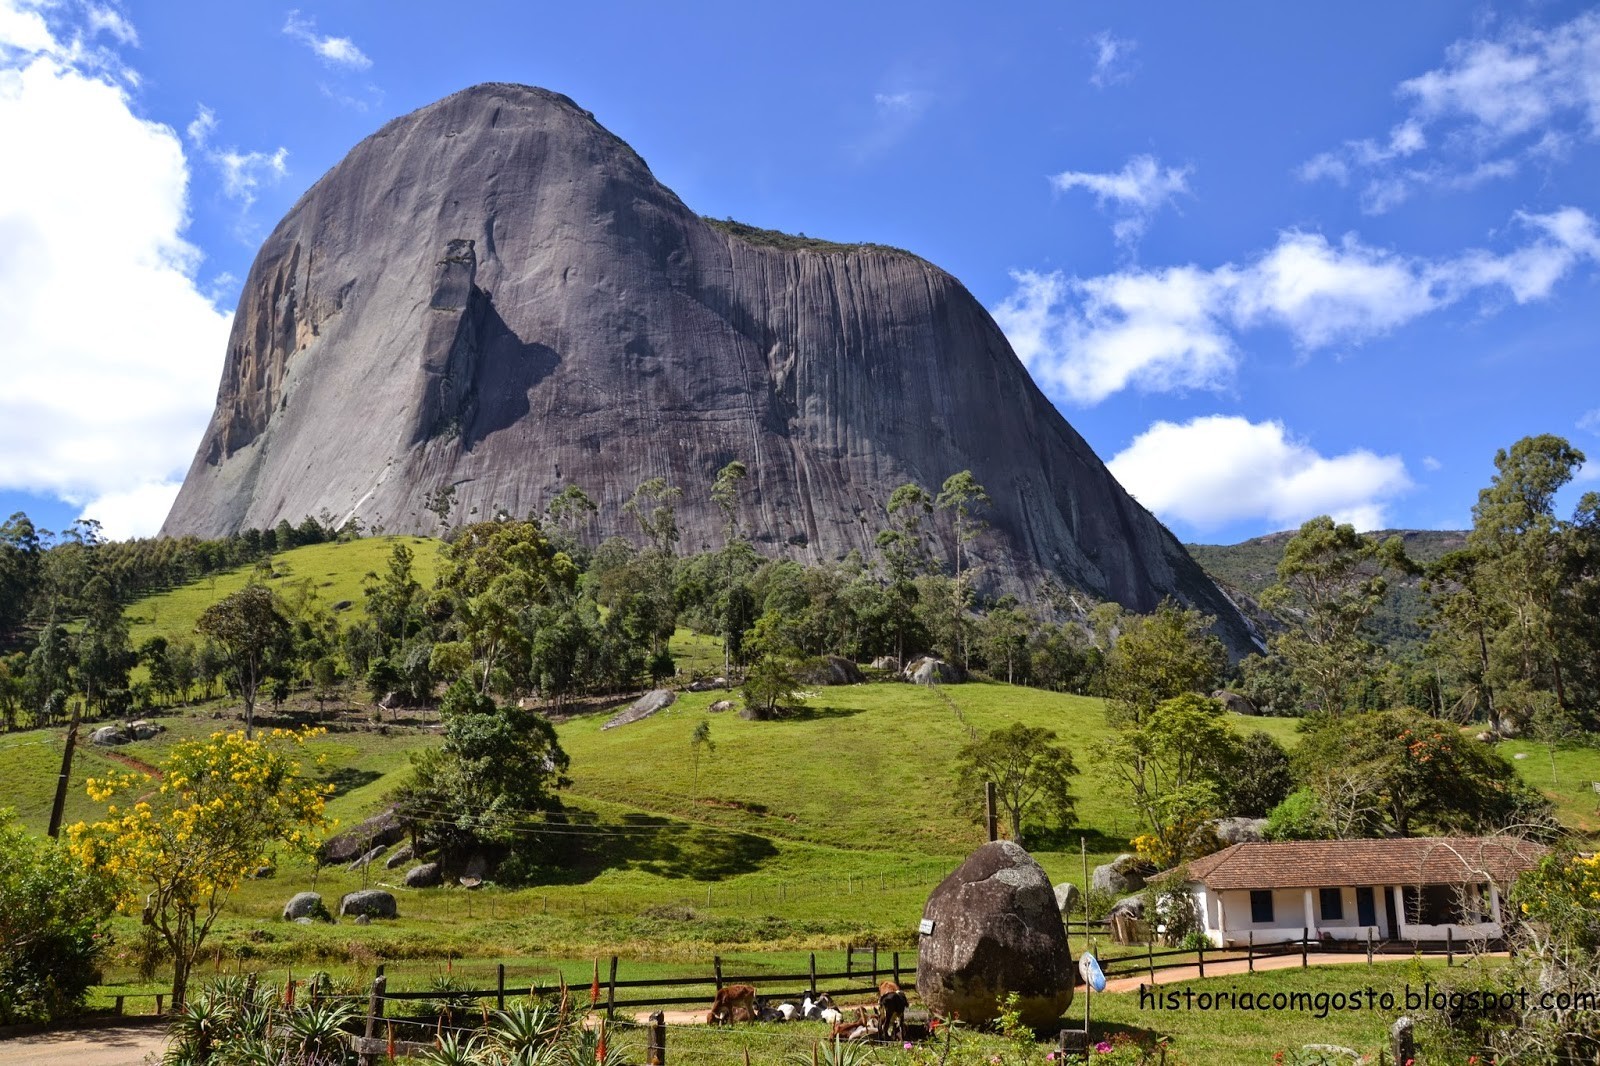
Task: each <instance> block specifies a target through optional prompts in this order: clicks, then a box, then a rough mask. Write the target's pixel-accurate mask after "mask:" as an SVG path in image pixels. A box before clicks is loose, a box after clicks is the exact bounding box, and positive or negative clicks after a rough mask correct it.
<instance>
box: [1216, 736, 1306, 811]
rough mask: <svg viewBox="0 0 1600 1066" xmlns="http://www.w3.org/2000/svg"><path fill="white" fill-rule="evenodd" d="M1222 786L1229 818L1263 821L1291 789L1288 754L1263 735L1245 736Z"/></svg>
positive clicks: (1240, 742)
mask: <svg viewBox="0 0 1600 1066" xmlns="http://www.w3.org/2000/svg"><path fill="white" fill-rule="evenodd" d="M1225 784H1226V785H1227V789H1226V797H1227V804H1228V813H1229V814H1236V815H1244V816H1246V817H1250V818H1264V817H1266V815H1267V813H1268V812H1269V811H1271V810H1272V809H1273V808H1274V807H1276V806H1277V805H1278V804H1279V803H1282V802H1283V800H1284V799H1285V798H1287V797H1288V795H1289V793H1290V791H1292V790H1293V789H1294V769H1293V767H1292V765H1291V764H1290V760H1289V753H1288V752H1287V751H1285V750H1283V745H1282V744H1279V743H1278V742H1277V741H1276V740H1273V739H1272V737H1271V736H1270V735H1268V734H1266V733H1256V732H1252V733H1246V734H1245V735H1244V736H1243V737H1242V738H1241V739H1240V741H1239V747H1238V758H1237V761H1236V763H1235V765H1234V772H1233V773H1231V774H1229V775H1228V779H1227V781H1226V782H1225Z"/></svg>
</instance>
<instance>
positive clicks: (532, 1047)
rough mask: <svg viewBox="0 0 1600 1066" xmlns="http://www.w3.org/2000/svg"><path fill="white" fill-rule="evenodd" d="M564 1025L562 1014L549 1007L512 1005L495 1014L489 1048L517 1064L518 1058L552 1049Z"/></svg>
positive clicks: (491, 1024)
mask: <svg viewBox="0 0 1600 1066" xmlns="http://www.w3.org/2000/svg"><path fill="white" fill-rule="evenodd" d="M564 1022H565V1019H563V1018H562V1017H561V1012H560V1011H558V1010H557V1009H556V1008H554V1007H552V1006H550V1005H549V1004H548V1003H540V1002H532V1003H513V1004H512V1005H511V1006H509V1007H507V1008H506V1009H505V1010H502V1011H496V1012H495V1014H494V1019H493V1020H492V1021H491V1022H490V1024H489V1031H488V1039H489V1044H490V1046H492V1047H493V1048H494V1049H495V1050H496V1051H499V1052H502V1053H504V1054H505V1055H506V1056H507V1057H508V1058H511V1059H513V1060H516V1059H517V1057H518V1056H519V1055H531V1054H532V1053H533V1052H537V1051H542V1050H544V1049H545V1048H547V1047H549V1046H550V1045H551V1044H552V1043H554V1042H555V1040H556V1038H557V1037H558V1036H559V1035H560V1033H561V1030H562V1028H563V1026H564ZM533 1061H537V1059H536V1058H535V1059H533Z"/></svg>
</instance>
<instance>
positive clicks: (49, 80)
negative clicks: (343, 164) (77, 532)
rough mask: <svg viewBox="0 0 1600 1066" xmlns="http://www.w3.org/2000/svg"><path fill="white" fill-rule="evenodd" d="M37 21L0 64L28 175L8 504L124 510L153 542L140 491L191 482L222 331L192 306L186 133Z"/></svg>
mask: <svg viewBox="0 0 1600 1066" xmlns="http://www.w3.org/2000/svg"><path fill="white" fill-rule="evenodd" d="M28 14H29V12H28V11H27V10H22V11H20V12H19V10H18V9H17V8H16V7H15V6H14V5H12V4H10V3H8V2H7V0H0V38H3V39H4V40H5V41H6V42H7V43H8V45H10V44H14V43H15V42H17V41H18V40H26V41H28V42H29V48H28V50H27V52H23V51H22V50H21V49H20V48H11V47H8V48H7V49H5V50H4V51H3V53H0V143H4V144H5V145H6V149H7V153H8V155H9V156H10V157H12V158H17V159H27V160H29V161H30V162H29V165H28V166H25V167H22V166H8V167H0V293H4V294H5V295H4V298H3V299H0V337H4V338H5V341H4V344H3V345H0V380H4V381H5V386H4V388H0V487H4V488H7V489H14V490H21V491H27V492H34V493H40V494H48V495H54V496H57V497H59V498H62V499H64V500H67V501H69V502H72V503H75V504H82V503H84V502H86V501H89V500H98V499H102V498H104V499H107V500H114V502H115V506H116V507H117V509H118V510H117V514H118V518H117V521H118V522H119V523H121V527H120V528H119V532H123V533H129V534H132V533H150V532H153V531H154V530H155V528H156V527H157V526H159V524H160V521H161V519H162V517H163V513H156V511H155V510H147V511H145V512H144V513H142V514H140V515H137V516H136V515H135V511H136V510H137V507H136V504H137V503H138V502H139V501H142V502H143V504H144V506H145V507H146V508H153V507H155V506H156V504H155V502H154V501H153V497H152V495H151V494H150V493H149V492H148V491H145V490H142V489H141V488H140V487H141V486H148V485H156V484H161V483H171V482H173V481H174V480H175V479H176V478H179V477H181V476H182V474H183V471H184V470H185V469H186V468H187V466H188V464H189V461H190V459H191V458H192V456H193V453H194V447H195V442H196V441H197V440H198V439H199V436H200V432H201V430H202V429H203V428H204V426H205V424H206V420H207V418H208V417H209V416H210V411H211V400H212V397H213V395H214V394H215V391H216V382H217V367H218V361H219V360H220V358H221V357H222V354H223V352H224V350H225V347H226V343H227V333H228V324H229V316H227V315H225V314H221V313H219V312H218V311H217V310H216V308H215V307H213V306H212V305H211V303H210V302H209V301H208V300H207V299H206V298H205V296H203V295H202V294H201V293H200V292H199V291H197V289H196V285H195V270H196V268H197V266H198V265H199V262H200V254H199V252H198V251H197V250H196V249H195V248H194V247H193V246H192V245H190V244H189V243H188V242H186V241H185V240H184V239H183V231H184V227H185V226H186V225H187V222H188V204H187V191H188V179H189V172H188V167H187V165H186V162H185V160H184V154H183V147H182V144H181V143H180V141H179V139H178V136H177V134H176V133H175V132H174V131H173V130H172V129H170V128H168V127H167V126H163V125H161V124H159V123H155V122H149V121H146V120H143V119H140V118H139V117H137V116H136V115H134V114H133V113H132V111H131V110H130V106H129V103H130V101H129V97H128V93H127V90H126V89H125V88H123V87H122V86H120V85H118V84H117V83H115V82H114V81H112V80H110V77H109V76H107V75H106V74H105V73H104V72H103V68H102V67H101V66H99V65H98V63H97V62H95V61H88V63H89V65H88V66H84V65H81V64H80V63H79V62H78V60H77V55H78V53H76V52H75V51H74V49H73V48H71V47H70V46H64V45H61V44H60V43H59V41H58V39H57V38H56V37H55V36H54V35H53V34H51V33H49V31H48V30H47V31H46V39H44V40H41V39H40V38H39V37H38V34H37V30H38V26H37V25H36V24H34V23H32V22H31V21H30V20H29V19H28V18H26V17H25V16H27V15H28ZM19 27H20V35H19V32H18V28H19ZM28 35H31V36H28ZM64 130H67V131H72V136H63V133H62V131H64ZM141 492H142V493H143V494H142V495H141Z"/></svg>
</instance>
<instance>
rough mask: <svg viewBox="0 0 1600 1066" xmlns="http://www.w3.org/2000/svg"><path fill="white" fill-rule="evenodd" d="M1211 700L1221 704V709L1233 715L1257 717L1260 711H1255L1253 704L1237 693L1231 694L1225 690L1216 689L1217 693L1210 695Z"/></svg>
mask: <svg viewBox="0 0 1600 1066" xmlns="http://www.w3.org/2000/svg"><path fill="white" fill-rule="evenodd" d="M1211 698H1212V699H1214V700H1216V701H1217V702H1218V703H1220V704H1222V706H1223V707H1225V708H1227V709H1228V710H1230V711H1232V712H1233V713H1234V714H1248V715H1258V714H1260V713H1261V712H1260V711H1258V710H1256V705H1255V704H1253V703H1251V702H1250V701H1249V700H1247V699H1245V698H1244V697H1243V696H1241V695H1239V694H1238V693H1237V692H1232V691H1230V690H1228V689H1225V688H1219V689H1217V691H1215V692H1213V693H1212V694H1211Z"/></svg>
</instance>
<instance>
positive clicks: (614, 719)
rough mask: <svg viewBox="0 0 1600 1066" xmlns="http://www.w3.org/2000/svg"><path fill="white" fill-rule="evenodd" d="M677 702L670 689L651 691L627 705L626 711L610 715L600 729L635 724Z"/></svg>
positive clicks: (676, 695) (675, 694) (675, 695)
mask: <svg viewBox="0 0 1600 1066" xmlns="http://www.w3.org/2000/svg"><path fill="white" fill-rule="evenodd" d="M677 702H678V694H677V693H676V692H674V691H672V690H671V689H670V688H657V689H651V690H650V691H649V692H646V693H645V694H644V695H643V696H640V697H639V698H638V699H636V700H634V701H633V702H632V703H631V704H629V705H628V709H627V710H625V711H622V712H620V713H618V714H615V715H612V716H611V718H610V719H609V720H608V721H607V722H606V724H605V725H603V726H601V727H600V728H601V729H615V728H616V727H617V726H619V725H627V724H628V723H629V722H637V721H638V720H639V719H641V718H649V717H650V716H651V715H652V714H655V713H656V712H657V711H661V710H665V709H666V708H668V707H671V706H672V705H673V704H674V703H677Z"/></svg>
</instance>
